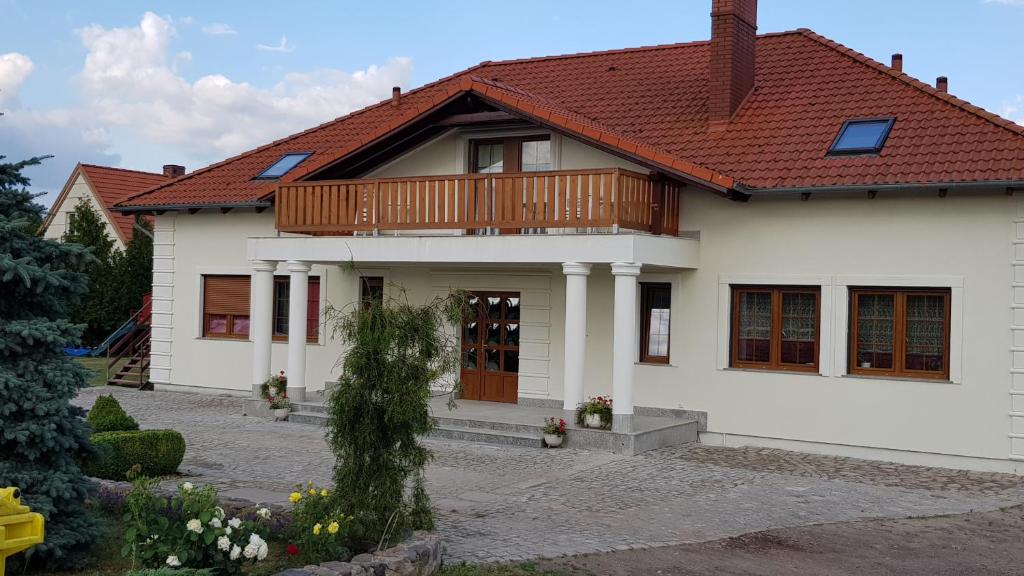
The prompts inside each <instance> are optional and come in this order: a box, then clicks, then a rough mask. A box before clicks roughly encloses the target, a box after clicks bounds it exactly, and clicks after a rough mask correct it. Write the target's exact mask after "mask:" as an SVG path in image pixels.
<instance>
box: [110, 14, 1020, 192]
mask: <svg viewBox="0 0 1024 576" xmlns="http://www.w3.org/2000/svg"><path fill="white" fill-rule="evenodd" d="M708 62H709V43H708V42H707V41H703V42H691V43H686V44H673V45H665V46H651V47H643V48H633V49H625V50H613V51H607V52H595V53H587V54H571V55H566V56H552V57H545V58H533V59H525V60H512V61H505V62H484V63H483V64H480V65H478V66H476V67H473V68H470V69H468V70H465V71H463V72H460V73H458V74H456V75H454V76H451V77H448V78H445V79H442V80H439V81H437V82H434V83H432V84H428V85H426V86H423V87H421V88H419V89H416V90H413V91H411V92H409V93H407V94H404V95H403V96H402V99H401V104H400V105H399V106H398V107H394V106H391V105H390V101H385V102H381V103H379V104H376V105H373V106H370V107H368V108H365V109H363V110H360V111H358V112H354V113H352V114H349V115H348V116H344V117H341V118H338V119H337V120H334V121H331V122H328V123H326V124H322V125H320V126H317V127H315V128H312V129H310V130H307V131H305V132H301V133H299V134H296V135H294V136H290V137H288V138H284V139H282V140H278V141H276V142H272V143H270V144H267V145H265V146H262V147H260V148H257V149H255V150H252V151H250V152H246V153H244V154H241V155H239V156H235V157H234V158H230V159H228V160H225V161H223V162H220V163H218V164H214V165H212V166H210V167H208V168H205V169H203V170H197V171H196V172H193V173H192V174H190V175H188V176H185V177H183V178H179V179H177V180H175V181H174V182H173V183H169V184H166V185H164V186H161V187H158V188H156V189H154V190H150V191H148V192H146V193H144V194H141V195H139V196H137V197H135V198H133V199H131V200H130V201H128V202H124V203H122V206H157V205H183V204H184V205H203V204H226V203H227V204H231V203H248V202H254V201H256V200H258V199H260V198H261V197H264V196H266V195H267V194H269V193H271V192H272V191H273V190H274V188H275V187H276V185H277V183H276V182H266V181H254V180H253V179H252V178H253V177H254V176H255V175H257V174H258V173H260V172H261V171H263V170H264V169H265V168H266V167H268V166H270V165H271V164H273V163H274V162H275V161H277V160H278V159H279V158H280V157H281V156H282V155H283V154H285V153H287V152H308V151H313V152H314V154H313V156H311V157H310V158H309V159H307V160H306V161H305V162H303V163H302V164H300V165H299V166H298V167H297V168H296V169H294V170H293V171H292V172H291V173H289V174H288V175H286V176H285V177H284V178H283V179H282V181H291V180H297V179H301V178H302V177H303V176H304V175H306V174H309V173H310V172H313V171H315V170H317V169H319V168H321V167H323V166H326V165H328V164H330V163H333V162H335V161H336V160H338V159H339V158H340V157H342V156H344V155H346V154H348V153H350V152H352V151H354V150H356V149H357V148H360V147H362V146H364V145H366V144H368V143H370V142H372V141H374V140H376V139H378V138H380V137H383V136H386V135H387V134H388V133H390V132H391V131H393V130H394V129H396V128H397V127H399V126H401V125H403V124H405V123H407V122H409V121H411V120H413V119H415V118H416V117H418V116H421V115H422V114H424V113H425V112H427V111H428V110H430V109H433V108H435V107H436V106H438V105H440V104H443V103H444V102H446V101H448V100H449V99H451V98H454V97H456V96H458V95H459V94H462V93H464V92H467V91H471V92H475V93H477V94H480V95H481V96H483V97H485V98H488V99H491V100H493V101H496V102H498V103H500V104H501V105H503V106H505V107H507V108H510V109H513V110H515V111H518V112H520V113H524V114H526V115H528V116H531V117H534V118H536V119H537V120H539V121H543V122H546V123H549V124H552V125H555V126H558V127H559V128H561V129H563V130H565V131H567V132H569V133H570V134H577V135H579V136H581V137H584V138H590V139H592V140H598V141H600V142H602V143H603V144H605V145H607V146H610V147H613V148H616V149H618V150H621V151H623V152H626V153H628V154H632V155H636V156H639V157H640V158H644V159H647V160H649V161H651V162H653V163H655V164H658V165H661V166H664V167H667V168H671V169H672V170H675V171H677V172H680V173H683V174H686V175H689V176H691V177H693V178H695V179H697V180H701V181H704V182H707V183H709V184H711V185H712V186H713V187H719V188H734V187H736V188H748V189H757V188H803V187H823V186H849V185H882V184H926V183H952V182H978V181H1020V180H1024V127H1021V126H1018V125H1016V124H1014V123H1012V122H1010V121H1008V120H1004V119H1002V118H999V117H998V116H996V115H994V114H991V113H989V112H986V111H984V110H982V109H980V108H978V107H976V106H973V105H971V104H969V103H967V102H965V101H963V100H960V99H958V98H956V97H953V96H951V95H949V94H945V93H942V92H938V91H937V90H935V89H934V88H932V87H931V86H929V85H927V84H924V83H922V82H919V81H918V80H916V79H914V78H912V77H910V76H908V75H906V74H902V73H898V72H896V71H894V70H892V69H891V68H889V67H888V66H885V65H883V64H880V63H878V62H875V61H874V60H871V59H869V58H867V57H866V56H864V55H862V54H860V53H858V52H855V51H853V50H850V49H848V48H845V47H843V46H841V45H839V44H837V43H835V42H833V41H831V40H828V39H826V38H824V37H822V36H819V35H817V34H815V33H814V32H811V31H809V30H797V31H793V32H784V33H778V34H767V35H762V36H758V39H757V73H756V74H757V76H756V87H755V90H754V92H753V93H752V94H751V95H750V96H749V97H748V99H747V101H746V102H745V103H744V105H743V106H742V107H741V108H740V110H739V111H738V112H737V114H736V116H735V117H734V118H733V119H732V121H731V122H730V123H729V124H728V126H727V127H726V128H725V129H724V130H721V131H711V132H709V131H708V129H707V103H706V101H707V82H706V79H707V74H708ZM878 116H894V117H895V118H896V123H895V125H894V126H893V129H892V132H891V133H890V135H889V138H888V140H887V142H886V144H885V147H884V149H883V150H882V152H881V154H880V155H878V156H849V157H827V156H826V155H825V153H826V151H827V150H828V148H829V146H830V144H831V143H832V141H833V140H834V139H835V137H836V135H837V134H838V131H839V129H840V127H841V126H842V124H843V121H844V120H847V119H850V118H859V117H878Z"/></svg>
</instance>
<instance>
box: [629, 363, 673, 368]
mask: <svg viewBox="0 0 1024 576" xmlns="http://www.w3.org/2000/svg"><path fill="white" fill-rule="evenodd" d="M633 365H634V366H653V367H655V368H679V366H678V365H677V364H673V363H671V362H634V363H633Z"/></svg>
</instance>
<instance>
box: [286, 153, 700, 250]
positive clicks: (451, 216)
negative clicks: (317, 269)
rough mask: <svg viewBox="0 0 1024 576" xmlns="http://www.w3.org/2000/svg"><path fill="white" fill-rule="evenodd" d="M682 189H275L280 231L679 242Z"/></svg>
mask: <svg viewBox="0 0 1024 576" xmlns="http://www.w3.org/2000/svg"><path fill="white" fill-rule="evenodd" d="M680 189H681V186H680V185H678V184H675V183H673V182H669V181H667V180H656V179H652V178H651V177H649V176H647V175H645V174H639V173H636V172H630V171H628V170H622V169H619V168H608V169H597V170H559V171H552V172H516V173H496V174H459V175H453V176H420V177H411V178H375V179H367V180H333V181H310V182H296V183H290V184H282V185H280V186H278V188H277V194H276V197H275V203H276V206H275V215H276V221H277V229H278V230H279V231H281V232H294V233H304V234H315V235H324V236H330V235H348V234H352V233H353V232H358V231H364V232H369V231H388V230H446V229H451V230H458V229H462V230H483V229H493V230H500V231H501V233H502V234H515V233H519V232H521V231H531V232H534V231H538V232H539V231H541V230H545V231H557V232H559V233H573V232H580V231H582V232H602V231H603V232H615V231H618V230H620V229H626V230H636V231H642V232H650V233H653V234H667V235H673V236H674V235H677V234H678V231H679V195H680Z"/></svg>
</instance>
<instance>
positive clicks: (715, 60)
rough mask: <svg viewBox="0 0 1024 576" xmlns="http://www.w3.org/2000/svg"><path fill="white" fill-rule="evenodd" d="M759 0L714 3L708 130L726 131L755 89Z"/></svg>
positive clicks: (718, 1) (723, 0) (718, 0)
mask: <svg viewBox="0 0 1024 576" xmlns="http://www.w3.org/2000/svg"><path fill="white" fill-rule="evenodd" d="M756 37H757V0H712V2H711V66H710V72H711V77H710V79H709V82H708V128H709V129H712V130H714V129H722V128H724V127H725V125H726V124H727V123H728V122H729V120H730V119H731V118H732V115H733V114H735V113H736V110H737V109H738V108H739V107H740V104H742V103H743V100H744V99H745V98H746V97H747V94H750V91H751V90H752V89H753V88H754V60H755V52H756V47H755V44H756Z"/></svg>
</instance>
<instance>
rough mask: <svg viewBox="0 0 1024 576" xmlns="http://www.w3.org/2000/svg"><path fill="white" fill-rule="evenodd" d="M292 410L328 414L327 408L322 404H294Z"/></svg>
mask: <svg viewBox="0 0 1024 576" xmlns="http://www.w3.org/2000/svg"><path fill="white" fill-rule="evenodd" d="M292 410H294V411H296V412H311V413H313V414H326V413H327V406H325V405H324V404H323V403H321V402H292Z"/></svg>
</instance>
